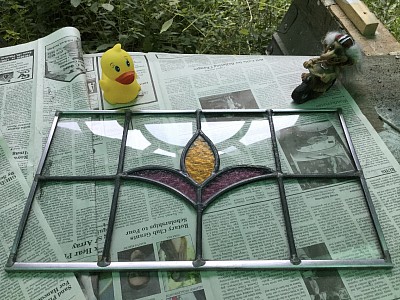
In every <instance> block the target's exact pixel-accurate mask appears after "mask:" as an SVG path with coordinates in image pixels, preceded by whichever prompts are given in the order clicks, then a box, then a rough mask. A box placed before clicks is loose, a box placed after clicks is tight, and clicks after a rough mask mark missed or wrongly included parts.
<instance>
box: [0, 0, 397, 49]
mask: <svg viewBox="0 0 400 300" xmlns="http://www.w3.org/2000/svg"><path fill="white" fill-rule="evenodd" d="M364 2H365V3H366V4H367V6H368V7H369V8H370V10H371V11H372V12H373V13H375V15H376V16H377V17H378V18H379V19H380V21H381V22H382V23H383V24H384V25H385V26H386V28H387V29H388V30H389V31H390V32H391V33H392V34H393V35H394V36H395V37H396V39H397V40H400V1H399V0H364ZM290 3H291V1H290V0H125V1H124V0H120V1H113V0H99V1H96V0H64V1H63V0H0V16H1V17H0V18H1V19H0V38H1V39H2V41H1V42H2V44H3V45H9V46H11V45H15V44H21V43H26V42H29V41H32V40H36V39H38V38H40V37H43V36H45V35H47V34H49V33H51V32H53V31H55V30H57V29H59V28H61V27H65V26H74V27H76V28H78V29H79V31H80V32H81V38H82V44H83V49H84V51H85V52H86V53H90V52H103V51H104V50H106V49H107V48H109V47H110V46H113V45H114V44H115V43H117V42H120V43H122V45H123V47H124V49H125V50H127V51H143V52H150V51H156V52H158V51H160V52H177V53H198V54H199V53H207V54H264V53H265V50H266V48H267V46H268V44H269V43H270V41H271V38H272V34H273V33H274V31H275V30H276V28H277V26H278V25H279V23H280V21H281V19H282V17H283V16H284V15H285V13H286V11H287V9H288V8H289V6H290Z"/></svg>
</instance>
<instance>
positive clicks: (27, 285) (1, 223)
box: [0, 132, 85, 300]
mask: <svg viewBox="0 0 400 300" xmlns="http://www.w3.org/2000/svg"><path fill="white" fill-rule="evenodd" d="M0 186H1V189H0V199H1V201H0V215H1V218H0V228H1V230H0V242H1V247H0V260H1V261H2V268H1V271H0V279H1V280H0V282H1V284H0V294H1V298H2V299H41V300H45V299H46V300H50V299H85V296H84V294H83V292H82V290H81V288H80V285H79V282H78V280H77V279H76V278H75V276H74V275H73V274H72V273H56V274H49V273H42V274H40V275H38V276H32V274H27V273H25V274H18V275H16V274H10V273H6V272H5V271H4V268H3V267H4V264H5V262H6V261H7V259H8V255H9V250H10V249H11V246H12V244H13V240H14V236H15V232H16V230H17V228H18V224H19V220H20V218H21V214H22V211H23V207H24V205H25V200H26V197H27V194H28V191H29V187H28V185H27V184H26V180H25V178H24V176H23V174H22V172H21V170H20V168H19V167H18V165H17V162H16V160H15V159H14V158H13V154H12V152H11V151H10V149H9V148H8V145H7V143H6V142H5V140H4V138H3V136H2V134H1V132H0ZM30 219H31V220H30V224H31V227H30V229H29V230H28V232H26V237H25V240H26V239H29V242H28V244H29V247H26V244H27V242H24V243H23V244H22V245H21V246H22V247H21V251H20V253H19V256H18V259H19V260H22V261H23V260H26V259H28V260H32V261H51V260H63V259H64V254H63V252H62V251H61V248H60V247H59V246H58V244H57V242H56V239H55V237H54V235H53V234H52V232H51V230H50V229H49V227H48V224H47V223H46V221H45V218H44V216H43V214H42V212H41V210H40V208H39V207H38V205H37V203H34V204H33V207H32V212H31V216H30Z"/></svg>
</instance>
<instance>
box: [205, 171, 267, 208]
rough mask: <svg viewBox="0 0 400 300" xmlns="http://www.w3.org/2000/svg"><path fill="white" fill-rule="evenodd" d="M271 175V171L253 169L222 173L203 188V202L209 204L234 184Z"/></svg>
mask: <svg viewBox="0 0 400 300" xmlns="http://www.w3.org/2000/svg"><path fill="white" fill-rule="evenodd" d="M269 173H272V171H271V170H269V169H264V168H252V167H237V168H234V169H230V170H227V171H225V172H224V171H222V173H220V174H218V175H217V176H216V177H214V178H213V179H212V180H211V181H210V182H208V183H207V185H206V186H205V187H204V188H203V190H202V197H201V201H202V202H203V203H207V202H208V201H209V200H210V199H211V198H212V197H213V196H214V195H216V194H217V193H219V192H221V191H222V190H224V189H226V188H229V187H231V186H233V185H234V184H237V183H240V182H242V181H245V180H247V179H251V178H254V177H257V176H261V175H264V174H269Z"/></svg>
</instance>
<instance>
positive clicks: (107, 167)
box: [42, 114, 124, 176]
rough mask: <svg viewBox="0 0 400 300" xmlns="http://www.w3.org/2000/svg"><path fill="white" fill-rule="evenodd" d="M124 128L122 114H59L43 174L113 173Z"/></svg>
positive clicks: (81, 174) (80, 174)
mask: <svg viewBox="0 0 400 300" xmlns="http://www.w3.org/2000/svg"><path fill="white" fill-rule="evenodd" d="M123 128H124V116H123V115H121V116H118V115H112V116H110V115H100V114H99V115H96V114H87V115H85V114H83V115H65V116H64V115H61V117H60V119H59V121H58V124H57V127H56V130H55V132H54V136H53V140H52V143H51V146H50V149H49V153H48V156H47V159H46V162H45V164H44V168H43V171H42V175H48V176H62V175H64V176H71V175H79V176H88V175H110V174H115V173H116V171H117V165H118V157H119V151H120V147H121V140H122V133H123Z"/></svg>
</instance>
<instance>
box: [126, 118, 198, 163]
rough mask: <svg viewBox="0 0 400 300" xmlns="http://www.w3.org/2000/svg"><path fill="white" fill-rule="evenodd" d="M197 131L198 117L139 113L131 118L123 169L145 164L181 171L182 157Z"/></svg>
mask: <svg viewBox="0 0 400 300" xmlns="http://www.w3.org/2000/svg"><path fill="white" fill-rule="evenodd" d="M195 131H196V119H195V114H194V113H193V114H184V115H177V114H164V115H154V114H137V115H133V116H132V120H131V122H130V124H129V131H128V136H127V142H126V149H125V161H124V170H125V171H128V170H130V169H132V168H136V167H140V166H145V165H163V166H165V167H172V168H177V169H179V166H180V155H181V153H182V151H183V149H184V147H185V146H186V144H187V143H188V142H189V140H190V139H191V138H192V136H193V134H194V133H195Z"/></svg>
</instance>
